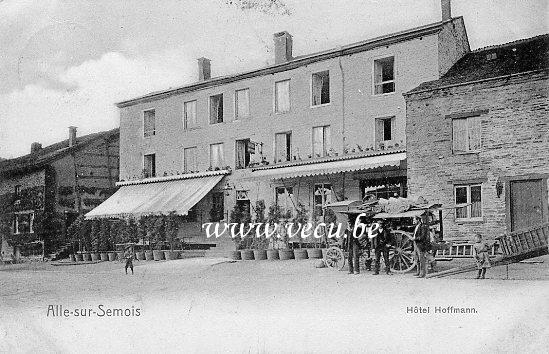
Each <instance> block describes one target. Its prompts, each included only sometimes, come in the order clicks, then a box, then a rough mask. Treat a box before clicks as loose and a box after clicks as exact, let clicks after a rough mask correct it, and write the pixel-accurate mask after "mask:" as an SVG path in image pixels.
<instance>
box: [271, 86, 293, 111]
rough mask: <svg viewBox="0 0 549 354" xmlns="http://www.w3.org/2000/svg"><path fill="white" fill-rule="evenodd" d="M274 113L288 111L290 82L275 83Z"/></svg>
mask: <svg viewBox="0 0 549 354" xmlns="http://www.w3.org/2000/svg"><path fill="white" fill-rule="evenodd" d="M274 104H275V112H276V113H282V112H288V111H289V110H290V80H284V81H278V82H275V102H274Z"/></svg>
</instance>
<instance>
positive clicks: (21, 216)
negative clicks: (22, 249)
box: [13, 212, 34, 234]
mask: <svg viewBox="0 0 549 354" xmlns="http://www.w3.org/2000/svg"><path fill="white" fill-rule="evenodd" d="M33 227H34V212H23V213H17V214H15V220H14V230H13V233H14V234H29V233H30V234H32V233H34V230H33Z"/></svg>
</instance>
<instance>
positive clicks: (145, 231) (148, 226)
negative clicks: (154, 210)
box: [139, 216, 154, 261]
mask: <svg viewBox="0 0 549 354" xmlns="http://www.w3.org/2000/svg"><path fill="white" fill-rule="evenodd" d="M153 229H154V217H152V216H147V217H145V216H142V217H141V218H140V219H139V233H140V234H141V235H142V237H143V240H146V242H147V246H148V249H147V250H145V259H146V260H147V261H152V260H153V259H154V257H153V251H152V242H151V241H152V240H153ZM143 243H145V241H143Z"/></svg>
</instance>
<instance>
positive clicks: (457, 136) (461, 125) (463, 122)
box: [452, 118, 467, 152]
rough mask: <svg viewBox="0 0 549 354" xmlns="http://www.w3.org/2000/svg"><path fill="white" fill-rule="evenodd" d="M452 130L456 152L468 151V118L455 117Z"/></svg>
mask: <svg viewBox="0 0 549 354" xmlns="http://www.w3.org/2000/svg"><path fill="white" fill-rule="evenodd" d="M452 132H453V143H454V144H453V148H454V152H464V151H467V119H462V118H460V119H453V120H452Z"/></svg>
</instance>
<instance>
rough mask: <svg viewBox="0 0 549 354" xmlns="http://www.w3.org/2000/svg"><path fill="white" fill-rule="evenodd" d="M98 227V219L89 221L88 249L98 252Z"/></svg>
mask: <svg viewBox="0 0 549 354" xmlns="http://www.w3.org/2000/svg"><path fill="white" fill-rule="evenodd" d="M99 229H100V224H99V221H98V220H92V221H91V231H90V248H89V250H90V251H94V252H98V251H99Z"/></svg>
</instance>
